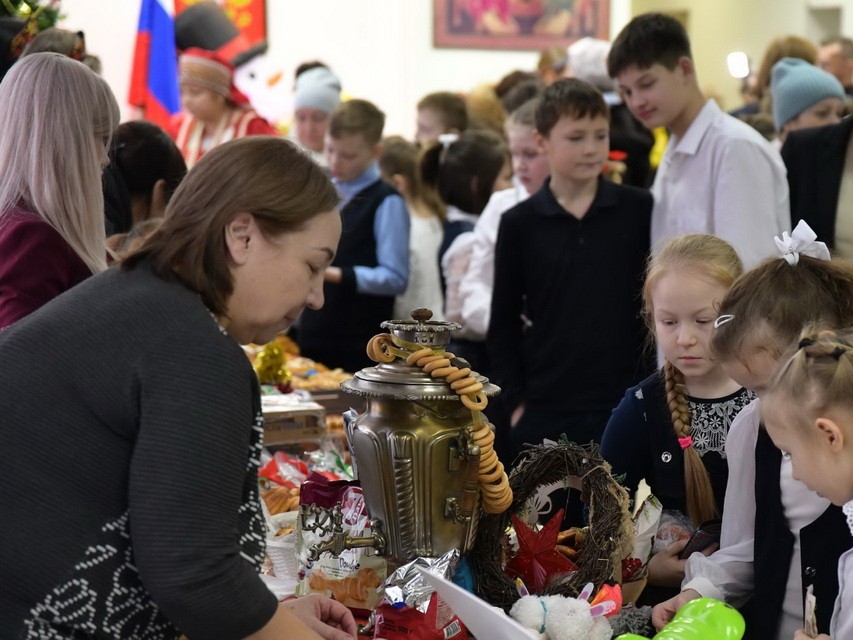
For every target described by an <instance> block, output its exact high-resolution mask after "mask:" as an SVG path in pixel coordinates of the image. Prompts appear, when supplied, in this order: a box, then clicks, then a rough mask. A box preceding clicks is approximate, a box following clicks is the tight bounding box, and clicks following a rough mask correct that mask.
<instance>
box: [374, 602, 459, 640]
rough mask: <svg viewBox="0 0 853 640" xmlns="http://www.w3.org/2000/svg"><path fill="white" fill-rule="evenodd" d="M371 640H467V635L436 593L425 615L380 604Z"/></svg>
mask: <svg viewBox="0 0 853 640" xmlns="http://www.w3.org/2000/svg"><path fill="white" fill-rule="evenodd" d="M375 624H376V626H375V628H374V631H373V637H374V639H379V638H381V639H382V640H467V639H468V631H467V630H466V629H465V625H464V624H462V621H461V620H460V619H459V617H458V616H457V615H456V614H455V613H453V610H452V609H451V608H450V607H449V606H448V605H447V603H446V602H445V601H444V600H442V599H441V596H439V595H438V594H437V593H433V594H432V596H431V597H430V601H429V607H428V608H427V610H426V613H421V612H420V611H418V610H417V609H416V608H414V607H408V606H406V605H403V606H402V607H401V606H399V605H396V604H390V603H389V602H388V601H387V600H383V602H382V604H380V605H379V607H378V608H377V609H376V616H375Z"/></svg>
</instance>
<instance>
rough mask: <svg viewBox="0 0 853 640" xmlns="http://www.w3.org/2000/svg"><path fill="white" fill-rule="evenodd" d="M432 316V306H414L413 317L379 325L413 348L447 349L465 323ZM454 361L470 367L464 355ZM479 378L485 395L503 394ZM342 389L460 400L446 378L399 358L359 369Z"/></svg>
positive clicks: (405, 397) (395, 396)
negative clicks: (455, 333)
mask: <svg viewBox="0 0 853 640" xmlns="http://www.w3.org/2000/svg"><path fill="white" fill-rule="evenodd" d="M431 318H432V311H430V310H429V309H415V310H414V311H412V319H411V320H386V321H385V322H383V323H382V324H381V325H380V326H381V327H382V328H383V329H387V330H388V331H389V332H390V333H391V335H393V336H394V337H396V338H397V339H398V340H399V341H400V342H401V344H406V345H411V348H414V347H415V346H417V347H418V348H423V347H429V348H431V349H444V348H445V347H447V345H448V343H449V342H450V338H451V337H452V335H453V332H454V331H457V330H459V329H461V328H462V326H461V325H459V324H457V323H455V322H444V321H440V320H431ZM453 364H455V365H456V366H458V367H459V368H460V369H461V368H463V367H467V366H470V365H469V364H468V363H467V362H466V361H465V360H464V359H462V358H455V359H454V362H453ZM477 380H478V381H479V382H481V383H482V384H483V391H482V393H483V394H485V395H486V396H493V395H496V394H498V393H500V388H499V387H498V386H497V385H494V384H491V383H490V382H489V380H488V378H486V377H484V376H481V375H479V374H478V375H477ZM341 389H343V390H344V391H346V392H347V393H352V394H355V395H359V396H368V397H377V398H392V399H396V400H425V399H430V400H459V396H458V395H456V393H454V392H453V391H452V390H451V389H450V386H449V385H448V384H447V383H446V382H445V381H444V380H443V379H440V378H439V379H436V378H433V377H432V376H430V375H429V374H427V373H424V371H423V369H421V368H420V367H417V366H413V365H409V364H406V362H405V361H404V360H402V359H400V358H397V359H396V360H394V361H393V362H390V363H379V364H377V365H376V366H375V367H367V368H365V369H362V370H361V371H358V372H357V373H356V374H355V376H354V377H353V378H351V379H349V380H346V381H344V382H343V383H342V384H341Z"/></svg>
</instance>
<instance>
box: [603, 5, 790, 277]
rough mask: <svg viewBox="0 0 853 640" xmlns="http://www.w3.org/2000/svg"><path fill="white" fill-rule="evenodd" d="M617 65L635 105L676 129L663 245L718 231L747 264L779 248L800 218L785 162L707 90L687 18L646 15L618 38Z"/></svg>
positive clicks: (661, 215) (669, 151)
mask: <svg viewBox="0 0 853 640" xmlns="http://www.w3.org/2000/svg"><path fill="white" fill-rule="evenodd" d="M607 68H608V73H610V76H611V77H613V78H615V79H616V81H617V82H618V85H619V90H620V92H621V93H622V95H623V97H624V101H625V103H626V104H627V105H628V108H629V109H630V110H631V113H633V114H634V116H635V117H637V118H638V119H639V120H640V122H642V123H643V124H644V125H645V126H646V127H648V128H649V129H654V128H655V127H660V126H664V127H666V128H667V129H669V131H670V134H671V135H670V139H669V143H668V144H667V148H666V152H665V153H664V156H663V160H662V161H661V164H660V167H659V168H658V172H657V175H656V176H655V181H654V184H653V185H652V195H653V196H654V199H655V204H654V210H653V213H652V247H653V249H654V248H659V247H660V246H662V245H663V243H664V242H666V241H667V240H669V239H670V238H673V237H675V236H678V235H682V234H685V233H712V234H714V235H716V236H718V237H720V238H722V239H724V240H726V241H728V242H729V243H730V244H731V245H732V246H734V247H735V249H737V251H738V253H739V254H740V257H741V259H742V260H743V262H744V266H745V267H747V268H749V267H752V266H754V265H755V264H756V263H758V262H759V261H761V260H762V259H763V258H766V257H768V256H771V255H775V254H776V247H775V244H774V243H773V240H772V238H773V237H774V236H775V235H781V234H782V232H783V231H787V230H790V228H791V227H790V225H791V221H790V213H789V209H788V185H787V181H786V178H785V166H784V164H783V163H782V160H781V158H780V157H779V153H778V152H777V151H776V150H775V149H773V147H772V146H771V145H770V143H769V142H767V141H766V140H765V139H764V138H763V137H762V136H761V135H760V134H759V133H758V132H756V131H755V130H754V129H752V127H750V126H749V125H747V124H746V123H744V122H741V121H740V120H738V119H736V118H734V117H732V116H730V115H728V114H726V113H724V112H723V111H722V110H721V109H720V107H719V106H717V103H716V102H714V101H713V100H706V99H705V97H704V96H703V95H702V91H701V90H700V89H699V83H698V80H697V77H696V69H695V65H694V62H693V57H692V54H691V51H690V40H689V39H688V37H687V33H686V31H685V30H684V27H683V26H682V25H681V23H679V22H678V21H677V20H676V19H675V18H672V17H671V16H667V15H664V14H661V13H646V14H643V15H640V16H637V17H636V18H634V19H633V20H631V22H629V23H628V25H627V26H626V27H625V28H624V29H623V30H622V32H621V33H620V34H619V35H618V36H617V38H616V40H615V41H614V42H613V46H612V47H611V49H610V54H609V56H608V58H607Z"/></svg>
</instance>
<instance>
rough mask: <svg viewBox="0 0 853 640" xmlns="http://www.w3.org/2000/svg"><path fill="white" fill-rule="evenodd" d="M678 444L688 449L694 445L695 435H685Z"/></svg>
mask: <svg viewBox="0 0 853 640" xmlns="http://www.w3.org/2000/svg"><path fill="white" fill-rule="evenodd" d="M678 444H679V446H680V447H681V448H682V449H686V448H687V447H692V446H693V437H692V436H684V437H683V438H679V439H678Z"/></svg>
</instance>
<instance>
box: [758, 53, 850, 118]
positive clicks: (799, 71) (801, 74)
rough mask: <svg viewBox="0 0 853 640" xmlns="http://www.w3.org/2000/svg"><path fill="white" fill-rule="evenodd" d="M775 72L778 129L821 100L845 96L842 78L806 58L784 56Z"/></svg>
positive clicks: (773, 88)
mask: <svg viewBox="0 0 853 640" xmlns="http://www.w3.org/2000/svg"><path fill="white" fill-rule="evenodd" d="M771 74H772V76H771V77H772V79H771V81H770V92H771V95H772V96H773V120H774V121H775V122H776V131H781V129H782V127H783V126H784V125H785V124H786V123H788V122H790V121H791V120H793V119H794V118H796V117H797V116H798V115H800V114H801V113H802V112H803V111H805V110H806V109H808V108H809V107H811V106H812V105H814V104H817V103H818V102H820V101H821V100H824V99H826V98H839V99H840V100H844V87H842V86H841V83H840V82H839V81H838V79H837V78H836V77H835V76H833V75H832V74H830V73H827V72H826V71H824V70H823V69H820V68H818V67H816V66H814V65H813V64H810V63H808V62H806V61H805V60H800V59H799V58H782V59H781V60H779V62H777V63H776V64H774V65H773V70H772V71H771Z"/></svg>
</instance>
